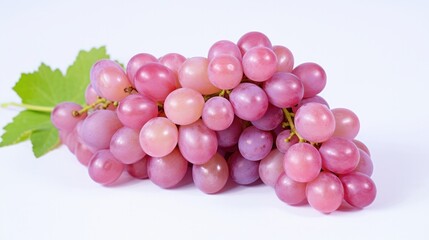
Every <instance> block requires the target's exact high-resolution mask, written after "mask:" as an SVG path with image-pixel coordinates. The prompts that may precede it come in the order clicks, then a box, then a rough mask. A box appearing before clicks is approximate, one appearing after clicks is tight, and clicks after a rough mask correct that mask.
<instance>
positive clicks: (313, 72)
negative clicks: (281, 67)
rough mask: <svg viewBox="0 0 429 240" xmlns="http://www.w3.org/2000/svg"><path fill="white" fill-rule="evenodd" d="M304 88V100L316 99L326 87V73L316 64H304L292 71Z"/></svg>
mask: <svg viewBox="0 0 429 240" xmlns="http://www.w3.org/2000/svg"><path fill="white" fill-rule="evenodd" d="M292 73H293V74H295V75H296V76H297V77H298V78H299V79H301V81H302V84H303V86H304V98H309V97H314V96H316V95H317V94H318V93H320V92H321V91H322V90H323V89H324V88H325V86H326V73H325V70H323V68H322V67H321V66H319V65H318V64H316V63H311V62H308V63H302V64H300V65H298V66H296V67H295V69H293V71H292Z"/></svg>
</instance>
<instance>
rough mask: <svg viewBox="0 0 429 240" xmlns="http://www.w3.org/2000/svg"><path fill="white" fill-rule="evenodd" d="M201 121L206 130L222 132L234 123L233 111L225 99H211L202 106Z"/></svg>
mask: <svg viewBox="0 0 429 240" xmlns="http://www.w3.org/2000/svg"><path fill="white" fill-rule="evenodd" d="M202 119H203V122H204V124H205V125H206V126H207V127H208V128H210V129H212V130H215V131H222V130H225V129H227V128H228V127H229V126H230V125H231V124H232V122H233V121H234V109H233V108H232V105H231V103H230V102H229V101H228V100H227V99H226V98H223V97H212V98H210V99H209V100H207V102H206V103H205V104H204V108H203V113H202Z"/></svg>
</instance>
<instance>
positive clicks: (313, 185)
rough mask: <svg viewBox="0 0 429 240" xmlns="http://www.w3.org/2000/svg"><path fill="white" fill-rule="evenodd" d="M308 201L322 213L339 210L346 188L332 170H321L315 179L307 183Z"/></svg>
mask: <svg viewBox="0 0 429 240" xmlns="http://www.w3.org/2000/svg"><path fill="white" fill-rule="evenodd" d="M306 196H307V200H308V203H310V205H311V206H312V207H313V208H314V209H316V210H317V211H320V212H322V213H331V212H333V211H335V210H337V209H338V208H339V207H340V205H341V202H342V201H343V197H344V188H343V185H342V184H341V181H340V179H338V177H337V176H335V175H334V174H332V173H330V172H321V173H320V174H319V176H318V177H317V178H316V179H314V180H313V181H311V182H309V183H307V188H306Z"/></svg>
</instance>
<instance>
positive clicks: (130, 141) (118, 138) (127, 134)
mask: <svg viewBox="0 0 429 240" xmlns="http://www.w3.org/2000/svg"><path fill="white" fill-rule="evenodd" d="M110 152H111V153H112V154H113V156H115V158H116V159H118V160H119V161H120V162H122V163H124V164H132V163H135V162H137V161H138V160H140V159H142V158H143V157H144V156H145V155H146V153H145V152H143V150H142V148H141V146H140V142H139V131H138V130H135V129H132V128H128V127H122V128H119V129H118V131H116V133H115V134H114V135H113V136H112V139H111V141H110Z"/></svg>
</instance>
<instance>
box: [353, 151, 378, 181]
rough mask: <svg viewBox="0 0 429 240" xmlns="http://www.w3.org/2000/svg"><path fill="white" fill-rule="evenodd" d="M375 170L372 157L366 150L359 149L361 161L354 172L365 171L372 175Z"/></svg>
mask: <svg viewBox="0 0 429 240" xmlns="http://www.w3.org/2000/svg"><path fill="white" fill-rule="evenodd" d="M373 171H374V165H373V163H372V160H371V157H370V156H369V155H368V154H367V153H366V152H365V151H363V150H362V149H359V163H358V165H357V166H356V168H355V169H354V171H353V172H359V173H363V174H365V175H367V176H369V177H371V175H372V172H373Z"/></svg>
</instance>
